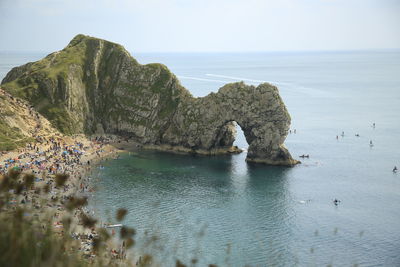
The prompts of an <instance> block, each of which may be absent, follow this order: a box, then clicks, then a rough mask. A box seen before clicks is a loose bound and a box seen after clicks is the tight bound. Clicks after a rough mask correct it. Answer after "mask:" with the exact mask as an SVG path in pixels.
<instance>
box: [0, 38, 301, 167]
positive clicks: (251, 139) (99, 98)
mask: <svg viewBox="0 0 400 267" xmlns="http://www.w3.org/2000/svg"><path fill="white" fill-rule="evenodd" d="M2 87H3V88H4V89H5V90H7V91H8V92H9V93H11V94H12V95H14V96H17V97H21V98H23V99H26V100H27V101H29V102H30V103H31V104H32V105H33V106H34V107H35V109H36V110H38V111H39V112H40V113H41V114H42V115H44V116H45V117H46V118H48V119H49V120H50V121H51V122H52V124H53V125H54V126H55V127H56V128H58V129H59V130H60V131H61V132H63V133H65V134H76V133H84V134H88V135H91V134H102V133H109V134H117V135H123V136H128V137H132V138H134V139H135V140H137V141H138V142H140V143H142V144H143V145H145V146H148V147H152V148H158V149H167V150H176V151H184V152H193V153H203V154H218V153H227V152H232V151H234V149H232V144H233V141H234V138H235V134H236V132H235V127H234V122H237V123H238V124H239V125H240V126H241V127H242V129H243V131H244V134H245V136H246V140H247V142H248V143H249V150H248V155H247V160H248V161H254V162H264V163H268V164H280V165H293V164H296V163H297V161H295V160H293V159H292V157H291V156H290V154H289V152H288V151H287V149H286V148H285V147H284V145H283V142H284V140H285V138H286V135H287V132H288V129H289V125H290V116H289V114H288V112H287V110H286V107H285V105H284V103H283V102H282V100H281V98H280V96H279V92H278V89H277V88H276V87H275V86H272V85H270V84H267V83H265V84H261V85H259V86H258V87H254V86H248V85H245V84H243V83H233V84H227V85H225V86H224V87H222V88H221V89H220V90H219V91H218V93H211V94H209V95H208V96H206V97H202V98H194V97H193V96H192V95H191V94H190V93H189V92H188V91H187V90H186V89H185V88H184V87H183V86H181V84H180V83H179V80H178V79H177V78H176V77H175V75H173V74H172V73H171V72H170V71H169V70H168V69H167V67H166V66H164V65H161V64H147V65H141V64H139V63H138V62H137V61H136V60H135V59H134V58H132V57H131V56H130V54H129V53H128V52H127V51H126V50H125V49H124V48H123V47H122V46H121V45H118V44H115V43H111V42H108V41H105V40H101V39H97V38H93V37H88V36H84V35H77V36H76V37H75V38H74V39H73V40H72V41H71V42H70V43H69V44H68V46H67V47H65V48H64V49H63V50H61V51H58V52H55V53H52V54H50V55H48V56H47V57H45V58H44V59H42V60H40V61H37V62H33V63H28V64H25V65H23V66H20V67H17V68H14V69H12V70H11V71H10V72H9V73H8V74H7V76H6V77H5V78H4V79H3V81H2Z"/></svg>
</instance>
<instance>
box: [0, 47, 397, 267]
mask: <svg viewBox="0 0 400 267" xmlns="http://www.w3.org/2000/svg"><path fill="white" fill-rule="evenodd" d="M46 54H47V53H43V52H4V51H3V52H0V78H3V77H4V76H5V75H6V73H7V72H8V71H9V70H10V69H11V68H12V67H14V66H18V65H21V64H24V63H26V62H29V61H35V60H38V59H40V58H42V57H44V56H45V55H46ZM132 55H133V56H134V57H135V58H136V59H137V60H138V61H139V62H140V63H142V64H146V63H152V62H160V63H163V64H165V65H166V66H168V68H169V69H170V70H171V71H172V72H173V73H175V75H176V76H177V77H178V78H179V80H180V81H181V83H182V85H184V86H185V87H186V88H187V89H188V90H189V91H190V92H191V93H192V94H193V95H194V96H196V97H201V96H205V95H207V94H209V93H211V92H216V91H218V89H219V88H220V87H221V86H223V85H224V84H226V83H232V82H239V81H244V82H245V83H247V84H250V85H255V86H257V85H258V84H260V83H263V82H268V83H272V84H274V85H276V86H277V87H278V88H279V92H280V95H281V97H282V99H283V101H284V102H285V104H286V106H287V109H288V111H289V113H290V115H291V118H292V123H291V133H289V134H288V136H287V139H286V141H285V145H286V147H287V148H288V149H289V151H290V152H291V154H292V155H293V157H294V158H296V159H299V160H301V162H302V163H301V164H300V165H297V166H295V167H277V166H266V165H259V164H249V163H246V162H245V158H246V148H247V146H248V144H247V142H246V139H245V137H244V135H243V132H242V131H241V129H240V127H239V126H238V136H237V138H236V141H235V144H236V145H238V146H239V147H241V148H243V149H244V150H245V152H243V153H241V154H239V155H227V156H194V155H180V154H172V153H166V152H154V151H135V152H126V153H122V154H121V155H120V157H119V158H118V159H109V160H105V161H104V162H102V165H103V166H104V168H101V169H100V168H99V169H96V170H95V171H94V172H93V173H92V174H91V186H93V187H94V189H95V191H94V192H93V195H92V196H91V199H90V206H91V208H92V209H93V211H94V212H95V214H96V215H97V216H98V218H99V219H100V220H101V221H102V222H107V223H117V221H116V220H115V218H114V217H115V213H116V210H117V209H118V208H126V209H127V210H128V215H127V216H126V217H125V219H124V220H123V221H122V224H124V225H127V226H129V227H133V228H134V229H136V231H137V233H136V235H135V241H136V243H135V246H134V248H133V249H132V252H131V256H132V257H133V258H134V260H135V261H137V260H139V258H140V257H144V255H145V254H150V255H152V258H153V262H155V263H157V264H159V265H160V266H175V262H176V261H177V260H179V261H180V262H182V263H184V264H187V265H195V263H196V266H207V264H217V265H218V266H400V171H399V172H398V173H395V172H393V171H392V170H393V168H394V166H397V168H400V51H399V50H377V51H315V52H312V51H308V52H263V53H132ZM374 125H375V126H374ZM301 155H309V158H300V156H301ZM334 199H337V200H339V201H340V202H339V203H338V205H334V203H333V200H334Z"/></svg>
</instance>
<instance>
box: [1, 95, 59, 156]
mask: <svg viewBox="0 0 400 267" xmlns="http://www.w3.org/2000/svg"><path fill="white" fill-rule="evenodd" d="M57 134H59V133H58V131H57V130H56V129H54V128H53V127H52V126H51V124H50V122H49V121H48V120H47V119H46V118H44V117H43V116H42V115H40V114H39V113H37V112H36V111H34V110H33V108H32V107H31V106H30V105H29V104H28V103H27V102H26V101H23V100H21V99H18V98H15V97H13V96H11V95H10V94H8V93H7V92H5V91H4V90H2V89H0V151H6V150H12V149H15V148H17V147H18V146H23V145H24V144H25V143H27V142H33V141H37V140H39V139H38V136H41V137H45V136H53V135H57Z"/></svg>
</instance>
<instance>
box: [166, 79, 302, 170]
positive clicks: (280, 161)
mask: <svg viewBox="0 0 400 267" xmlns="http://www.w3.org/2000/svg"><path fill="white" fill-rule="evenodd" d="M233 121H235V122H236V123H238V124H239V126H240V127H241V128H242V130H243V132H244V135H245V138H246V141H247V143H248V144H249V148H248V154H247V158H246V160H247V161H249V162H258V163H266V164H273V165H294V164H296V163H298V161H296V160H294V159H293V158H292V157H291V155H290V153H289V152H288V150H287V149H286V148H285V146H284V145H283V142H284V140H285V138H286V136H287V133H288V130H289V127H290V115H289V113H288V112H287V109H286V107H285V105H284V103H283V101H282V99H281V98H280V96H279V92H278V89H277V88H276V87H275V86H273V85H271V84H268V83H264V84H260V85H259V86H257V87H254V86H249V85H245V84H244V83H243V82H240V83H232V84H227V85H225V86H223V87H222V88H220V89H219V91H218V92H217V93H211V94H209V95H208V96H206V97H202V98H194V99H191V101H185V103H181V105H179V106H178V108H177V111H176V113H175V115H174V119H173V120H172V123H171V125H170V126H169V128H168V129H167V130H166V131H165V133H164V134H163V136H162V139H161V140H160V141H161V142H160V143H161V144H164V145H167V146H168V147H169V148H170V149H175V150H183V151H185V150H188V149H189V150H192V151H193V152H195V153H202V154H219V153H231V152H235V149H234V148H233V147H232V145H233V142H234V140H235V135H236V129H235V125H234V123H232V122H233ZM182 130H183V133H184V134H183V135H181V137H180V138H179V137H177V136H176V134H174V133H176V132H180V133H182Z"/></svg>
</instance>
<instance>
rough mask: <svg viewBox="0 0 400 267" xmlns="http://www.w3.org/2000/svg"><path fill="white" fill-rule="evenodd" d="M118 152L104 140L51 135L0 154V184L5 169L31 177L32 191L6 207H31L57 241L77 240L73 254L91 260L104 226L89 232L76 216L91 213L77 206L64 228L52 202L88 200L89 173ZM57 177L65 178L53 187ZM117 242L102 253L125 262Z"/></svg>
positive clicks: (112, 241) (113, 240) (60, 208)
mask: <svg viewBox="0 0 400 267" xmlns="http://www.w3.org/2000/svg"><path fill="white" fill-rule="evenodd" d="M120 152H123V151H122V150H119V149H118V148H116V147H114V146H113V145H112V144H111V143H109V142H108V141H107V139H105V140H92V139H91V138H87V137H85V136H83V135H78V136H73V137H71V136H61V137H60V136H52V137H48V138H44V139H43V140H42V141H41V142H33V143H28V144H27V145H26V146H25V147H20V148H17V149H15V150H12V151H6V152H0V182H1V181H2V179H3V175H5V174H6V172H8V171H9V170H16V171H18V172H21V174H32V175H33V176H34V182H33V186H32V188H30V189H29V190H26V192H25V193H24V194H23V195H15V196H13V200H12V202H11V206H10V207H11V208H12V205H13V204H17V203H18V204H21V205H26V206H27V207H33V208H35V214H34V216H37V217H38V218H39V221H40V222H41V223H51V224H52V229H53V231H54V233H55V234H56V235H59V236H60V238H62V236H63V235H65V234H68V235H70V236H71V237H73V238H74V239H77V240H80V245H79V246H78V248H76V250H77V252H81V253H82V254H83V256H85V257H87V258H92V257H95V254H93V238H94V237H95V236H97V235H98V233H97V231H96V229H100V228H102V227H103V226H104V225H101V224H100V223H96V226H95V227H93V228H92V229H86V228H84V227H83V226H82V222H81V219H80V215H81V214H93V213H94V211H92V210H91V209H90V208H87V207H81V208H79V209H78V210H77V211H76V212H75V213H74V214H73V215H72V214H71V215H72V218H71V225H70V226H69V227H68V229H66V227H65V225H64V219H65V215H66V214H67V210H66V207H65V205H57V204H54V203H53V200H54V199H60V200H61V201H60V202H61V203H64V202H67V201H68V200H69V198H70V197H83V198H86V199H87V198H89V197H90V194H88V193H89V192H93V189H92V188H90V187H89V186H90V181H89V177H90V173H91V172H92V171H93V170H94V168H97V166H98V164H99V163H100V162H101V161H103V160H105V159H107V158H112V157H114V156H117V155H118V153H120ZM58 174H67V175H68V176H69V178H68V179H67V180H66V182H65V184H64V185H63V186H62V187H61V188H57V187H56V186H55V180H56V175H58ZM46 187H47V190H48V191H49V193H48V194H47V195H43V194H39V193H38V192H37V191H38V190H39V191H40V190H41V189H44V188H46ZM12 193H14V192H12ZM99 222H100V220H99ZM64 230H66V232H64ZM83 237H85V238H83ZM86 237H87V238H86ZM119 243H120V242H118V241H117V238H116V237H112V238H111V239H110V240H109V241H108V242H107V249H106V251H107V253H108V252H109V253H110V254H109V258H110V259H115V258H116V259H125V256H126V253H125V249H124V248H122V246H120V245H119Z"/></svg>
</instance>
